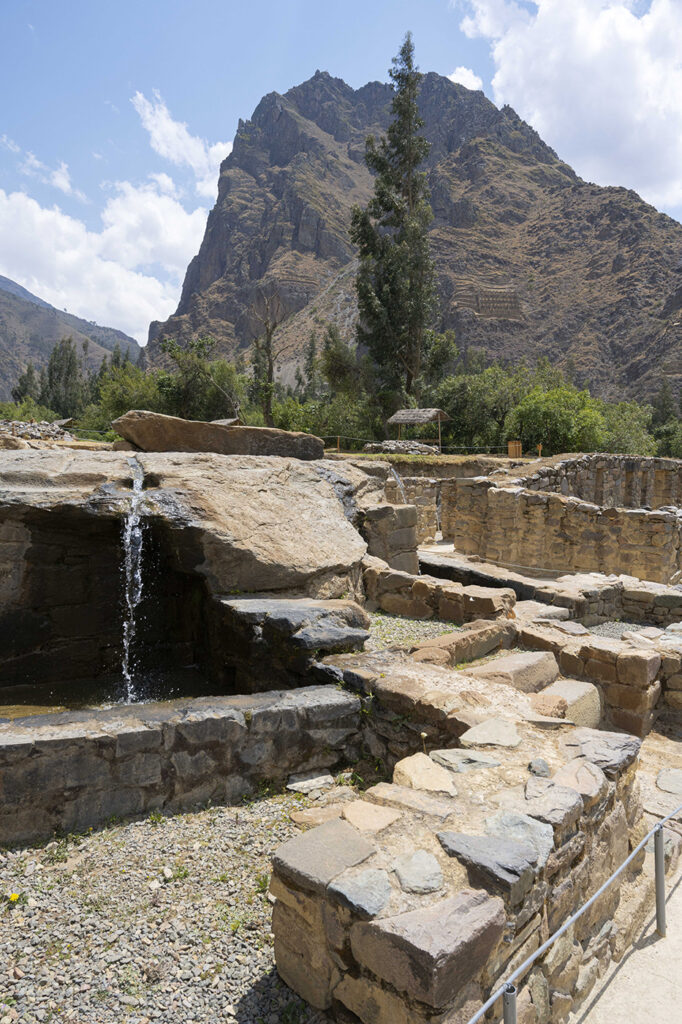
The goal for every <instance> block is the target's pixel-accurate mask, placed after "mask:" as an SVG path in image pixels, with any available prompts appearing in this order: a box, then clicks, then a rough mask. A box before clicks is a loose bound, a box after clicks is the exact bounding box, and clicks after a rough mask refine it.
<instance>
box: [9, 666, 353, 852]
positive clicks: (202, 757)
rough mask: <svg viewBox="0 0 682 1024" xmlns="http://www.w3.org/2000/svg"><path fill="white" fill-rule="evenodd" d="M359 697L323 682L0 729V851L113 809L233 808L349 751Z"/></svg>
mask: <svg viewBox="0 0 682 1024" xmlns="http://www.w3.org/2000/svg"><path fill="white" fill-rule="evenodd" d="M359 718H360V701H359V699H358V698H357V697H355V696H353V695H352V694H349V693H344V692H343V691H341V690H339V689H337V688H336V687H333V686H308V687H305V688H302V689H299V690H293V691H275V692H270V693H264V694H261V695H258V696H241V697H203V698H198V699H196V700H177V701H165V702H163V703H159V704H138V705H129V706H127V707H126V706H119V707H115V708H110V709H108V710H106V709H97V710H92V711H81V712H77V713H71V714H69V713H62V714H58V715H42V716H37V717H32V718H23V719H19V720H16V721H14V722H11V723H6V724H0V846H5V845H10V844H14V843H29V842H32V841H35V840H36V839H40V838H44V837H47V836H51V835H52V834H53V833H54V832H76V831H79V830H83V829H85V828H87V827H89V826H91V825H100V824H102V823H103V822H106V821H107V820H108V819H109V818H111V817H112V815H115V816H118V817H124V816H130V815H137V814H149V813H150V811H154V810H168V811H173V812H176V811H181V810H186V809H189V808H191V807H194V806H196V805H197V804H205V803H207V802H208V801H211V802H213V803H235V802H238V801H239V800H240V799H241V797H242V796H244V795H245V794H248V793H251V792H253V791H254V789H255V788H256V787H257V785H258V783H259V782H263V781H268V782H281V781H283V780H285V779H286V777H287V776H288V775H289V773H290V772H304V771H308V770H310V769H313V768H320V767H325V768H330V767H333V766H334V765H336V764H342V765H344V766H345V765H346V764H347V763H348V759H349V758H352V757H353V756H356V757H357V756H359Z"/></svg>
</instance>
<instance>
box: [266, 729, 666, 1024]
mask: <svg viewBox="0 0 682 1024" xmlns="http://www.w3.org/2000/svg"><path fill="white" fill-rule="evenodd" d="M517 728H518V737H517V745H516V746H515V747H510V746H502V743H503V742H504V737H498V738H497V739H496V738H495V737H494V735H490V736H488V737H486V736H483V735H481V736H479V737H478V738H475V737H473V736H472V741H471V746H470V747H469V748H468V749H467V750H466V751H458V750H454V751H451V750H447V749H446V750H435V751H432V752H431V756H430V757H428V756H426V755H425V754H423V753H422V754H416V755H414V756H412V757H408V758H407V759H406V760H402V761H399V762H398V763H397V764H396V766H395V769H394V773H393V782H392V783H383V784H380V785H377V786H374V787H372V788H370V789H369V790H368V791H367V792H366V793H364V794H363V796H362V798H361V799H360V800H358V801H357V802H356V803H350V804H344V805H342V806H340V808H339V811H338V817H337V818H335V819H334V820H331V821H328V822H327V823H326V824H323V825H321V826H319V827H317V828H313V829H312V830H311V831H309V832H306V833H305V834H303V835H302V836H300V837H299V838H296V839H293V840H291V841H290V842H289V843H287V844H285V845H284V846H283V847H281V848H280V850H279V851H278V852H277V854H276V855H275V858H274V860H273V876H272V882H271V893H272V895H273V896H274V897H275V899H276V903H275V908H274V913H273V931H274V933H275V956H276V961H277V969H278V971H279V973H280V975H281V976H282V978H283V979H284V980H285V981H286V982H287V984H288V985H289V986H290V987H291V988H293V989H294V991H295V992H297V993H299V995H301V996H302V997H303V998H304V999H306V1000H307V1001H308V1002H309V1003H310V1004H311V1005H312V1006H314V1007H317V1008H319V1009H322V1010H327V1011H329V1012H331V1014H332V1015H333V1016H334V1017H337V1018H338V1019H339V1020H344V1021H345V1020H347V1019H352V1020H357V1019H359V1020H360V1021H362V1022H363V1024H419V1022H424V1024H426V1022H429V1024H436V1022H438V1024H445V1022H446V1021H448V1022H458V1024H459V1022H462V1024H463V1022H465V1021H466V1020H467V1019H468V1017H469V1016H470V1015H471V1014H473V1013H474V1012H475V1010H476V1009H477V1008H478V1006H479V1005H480V1003H481V1002H482V1001H483V1000H484V998H485V996H486V994H487V993H488V992H489V991H490V990H491V989H494V988H495V987H496V985H497V984H499V982H500V981H501V979H502V978H503V976H504V974H505V973H508V972H509V971H510V970H511V969H513V966H514V965H515V964H517V963H520V962H521V961H522V960H523V959H524V958H525V957H526V956H528V955H529V954H530V953H531V952H533V950H535V949H537V947H538V946H539V945H540V943H541V942H542V941H544V939H545V938H546V937H547V935H548V934H549V933H551V932H552V931H554V930H555V929H556V928H557V927H558V926H559V925H560V924H561V923H562V921H563V920H564V919H565V918H566V917H567V916H568V915H569V914H570V913H572V912H573V911H574V910H576V909H578V907H579V906H580V904H581V903H582V902H583V901H584V900H585V899H586V898H588V897H589V896H590V895H591V894H592V893H593V892H594V891H596V889H597V888H598V887H599V886H600V885H601V884H602V882H603V881H604V880H605V879H606V878H607V877H608V875H609V874H610V872H611V871H612V870H613V869H614V868H615V867H617V866H618V865H619V864H620V863H621V862H622V860H623V859H624V858H625V857H626V856H627V853H628V851H629V849H630V847H631V845H635V844H636V842H637V841H638V838H639V836H640V834H641V825H642V823H641V812H642V807H641V802H640V799H639V792H638V787H637V781H636V774H635V771H636V762H637V753H638V748H639V744H638V741H637V740H635V739H633V738H631V737H628V736H624V735H621V734H614V733H602V732H598V731H595V730H591V729H574V730H569V731H567V732H566V733H565V734H562V733H558V734H557V733H552V732H547V731H541V730H537V729H535V728H534V727H532V726H530V725H529V724H525V725H519V726H518V727H517ZM474 731H475V730H473V729H472V730H471V732H472V733H474ZM465 736H466V734H464V737H465ZM464 737H462V738H464ZM521 737H522V738H521ZM529 750H532V751H533V752H534V753H535V755H536V758H537V757H538V756H541V758H542V759H544V761H545V763H546V764H547V765H548V766H551V769H548V770H551V777H550V778H539V777H537V776H535V775H532V774H530V773H529V771H528V767H527V766H528V752H529ZM455 755H458V756H455ZM429 765H430V768H429ZM387 811H388V812H389V813H388V814H387V813H386V812H387ZM641 870H642V860H641V859H640V860H639V861H638V862H636V865H635V869H634V871H633V872H632V874H631V875H630V876H626V877H625V879H623V880H622V882H621V884H620V885H618V884H616V885H615V886H614V887H613V888H612V889H611V890H610V891H609V892H608V893H607V894H605V896H604V897H602V899H600V900H599V901H597V903H596V904H595V905H594V907H593V908H592V910H591V911H590V913H589V914H588V915H587V917H586V918H583V919H582V920H581V921H580V922H579V923H578V924H577V925H575V926H574V927H573V928H572V929H571V930H570V931H569V932H568V933H567V934H566V936H565V938H564V939H563V940H562V941H561V942H560V943H558V944H557V945H556V946H555V947H554V948H553V949H552V950H551V951H550V952H549V953H548V954H547V955H546V956H545V957H544V958H543V959H541V960H540V961H539V962H538V963H537V964H536V965H535V967H534V968H533V970H532V971H531V973H530V974H529V975H527V976H526V977H525V978H524V979H523V981H522V985H521V990H520V995H519V1012H520V1019H522V1020H526V1021H534V1022H537V1024H545V1022H548V1021H550V1020H551V1021H558V1020H563V1019H564V1018H565V1017H566V1015H567V1013H568V1011H569V1010H570V1009H571V1008H575V1007H577V1006H579V1005H580V1004H581V1003H583V1002H584V1000H585V999H586V997H587V996H588V994H589V992H590V990H591V988H592V986H593V985H594V983H595V981H596V980H597V977H598V975H599V973H601V972H602V971H603V970H604V969H605V967H606V965H607V964H608V962H609V960H610V959H611V957H612V956H614V955H619V953H620V951H621V950H622V949H623V948H625V946H626V945H627V943H628V941H629V934H630V930H631V926H632V909H633V908H632V904H629V905H628V904H627V903H625V901H624V900H622V897H623V895H624V893H626V892H628V895H629V890H630V889H631V888H632V887H633V884H634V883H635V881H636V879H637V876H638V875H639V873H640V872H641ZM640 888H641V886H640ZM644 889H646V886H644ZM348 1013H350V1014H352V1015H354V1016H352V1017H350V1018H348V1017H347V1016H345V1015H347V1014H348Z"/></svg>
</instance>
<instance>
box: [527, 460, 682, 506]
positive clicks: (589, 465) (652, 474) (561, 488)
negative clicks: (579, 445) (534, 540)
mask: <svg viewBox="0 0 682 1024" xmlns="http://www.w3.org/2000/svg"><path fill="white" fill-rule="evenodd" d="M524 483H525V486H526V487H527V488H528V489H529V490H532V491H553V492H556V493H559V494H565V495H572V496H573V497H576V498H580V499H581V500H582V501H589V502H593V503H594V504H595V505H605V506H610V507H615V508H643V507H644V506H647V507H649V508H652V509H654V508H661V507H663V506H677V505H678V504H679V505H682V462H680V461H679V460H677V459H653V458H651V459H647V458H641V457H636V458H633V457H632V456H627V455H583V456H581V457H580V458H573V459H566V460H564V461H563V462H559V463H556V464H554V465H552V464H549V465H547V466H544V467H542V468H541V469H539V470H538V471H537V472H536V473H534V474H533V475H532V476H530V477H527V478H526V479H525V481H524Z"/></svg>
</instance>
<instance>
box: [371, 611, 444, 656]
mask: <svg viewBox="0 0 682 1024" xmlns="http://www.w3.org/2000/svg"><path fill="white" fill-rule="evenodd" d="M370 619H371V620H372V621H371V625H370V633H371V635H370V638H369V640H368V641H367V643H366V644H365V650H366V651H383V650H385V649H386V648H387V647H393V646H394V645H396V644H398V645H401V644H415V643H418V642H419V641H420V640H428V639H429V637H432V636H441V635H442V634H443V633H452V632H454V631H455V630H457V629H458V628H459V627H458V626H455V625H453V623H452V622H443V621H441V620H440V619H407V618H404V617H403V616H401V615H387V614H386V612H372V613H370Z"/></svg>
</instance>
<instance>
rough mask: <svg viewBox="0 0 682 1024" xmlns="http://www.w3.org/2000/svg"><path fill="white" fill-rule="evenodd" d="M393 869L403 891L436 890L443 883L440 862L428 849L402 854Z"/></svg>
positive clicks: (421, 892)
mask: <svg viewBox="0 0 682 1024" xmlns="http://www.w3.org/2000/svg"><path fill="white" fill-rule="evenodd" d="M393 870H394V871H395V873H396V875H397V876H398V881H399V882H400V888H401V889H402V890H403V891H404V892H415V893H420V894H423V893H428V892H436V891H437V890H438V889H440V888H441V887H442V885H443V872H442V871H441V869H440V864H439V863H438V861H437V860H436V858H435V857H434V855H433V854H432V853H429V852H428V850H415V852H414V853H411V854H410V853H406V854H404V855H403V856H402V857H399V858H398V860H397V861H396V862H395V864H394V865H393Z"/></svg>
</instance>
